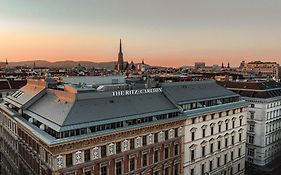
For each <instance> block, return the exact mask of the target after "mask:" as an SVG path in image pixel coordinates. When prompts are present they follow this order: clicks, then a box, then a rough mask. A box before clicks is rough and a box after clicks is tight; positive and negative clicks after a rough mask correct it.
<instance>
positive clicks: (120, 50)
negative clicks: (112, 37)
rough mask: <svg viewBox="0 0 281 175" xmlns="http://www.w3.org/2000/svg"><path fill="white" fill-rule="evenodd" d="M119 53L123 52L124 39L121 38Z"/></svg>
mask: <svg viewBox="0 0 281 175" xmlns="http://www.w3.org/2000/svg"><path fill="white" fill-rule="evenodd" d="M119 53H122V40H121V38H120V48H119Z"/></svg>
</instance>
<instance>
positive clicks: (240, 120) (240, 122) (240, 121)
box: [239, 118, 242, 126]
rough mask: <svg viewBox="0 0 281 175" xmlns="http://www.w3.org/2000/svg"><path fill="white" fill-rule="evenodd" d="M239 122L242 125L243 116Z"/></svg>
mask: <svg viewBox="0 0 281 175" xmlns="http://www.w3.org/2000/svg"><path fill="white" fill-rule="evenodd" d="M239 124H240V126H242V118H240V119H239Z"/></svg>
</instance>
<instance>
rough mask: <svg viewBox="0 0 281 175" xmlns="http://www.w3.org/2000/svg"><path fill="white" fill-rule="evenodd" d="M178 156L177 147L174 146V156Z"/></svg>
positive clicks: (176, 145)
mask: <svg viewBox="0 0 281 175" xmlns="http://www.w3.org/2000/svg"><path fill="white" fill-rule="evenodd" d="M178 154H179V145H178V144H175V146H174V155H175V156H177V155H178Z"/></svg>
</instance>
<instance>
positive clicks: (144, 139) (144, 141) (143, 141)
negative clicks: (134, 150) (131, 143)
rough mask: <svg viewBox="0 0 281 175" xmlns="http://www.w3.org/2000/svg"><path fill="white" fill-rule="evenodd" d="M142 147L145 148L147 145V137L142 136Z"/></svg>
mask: <svg viewBox="0 0 281 175" xmlns="http://www.w3.org/2000/svg"><path fill="white" fill-rule="evenodd" d="M142 145H143V146H146V145H147V138H146V136H142Z"/></svg>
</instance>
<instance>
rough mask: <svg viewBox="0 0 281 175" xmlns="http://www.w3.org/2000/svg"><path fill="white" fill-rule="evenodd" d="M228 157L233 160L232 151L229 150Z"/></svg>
mask: <svg viewBox="0 0 281 175" xmlns="http://www.w3.org/2000/svg"><path fill="white" fill-rule="evenodd" d="M230 159H231V160H233V151H231V152H230Z"/></svg>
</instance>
